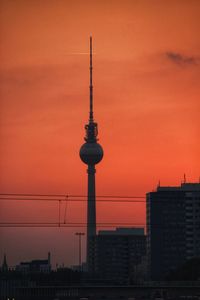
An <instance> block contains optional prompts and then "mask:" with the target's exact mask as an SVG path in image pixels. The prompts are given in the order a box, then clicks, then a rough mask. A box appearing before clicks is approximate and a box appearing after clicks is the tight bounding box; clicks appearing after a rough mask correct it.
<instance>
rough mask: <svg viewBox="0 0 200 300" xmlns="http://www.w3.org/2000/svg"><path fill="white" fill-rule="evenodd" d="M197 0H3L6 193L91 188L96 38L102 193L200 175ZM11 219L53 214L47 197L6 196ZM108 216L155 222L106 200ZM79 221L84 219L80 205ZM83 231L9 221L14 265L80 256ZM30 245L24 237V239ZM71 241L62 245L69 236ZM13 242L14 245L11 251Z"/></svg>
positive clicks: (0, 180)
mask: <svg viewBox="0 0 200 300" xmlns="http://www.w3.org/2000/svg"><path fill="white" fill-rule="evenodd" d="M199 20H200V2H199V0H173V1H165V0H157V1H156V0H155V1H154V0H148V1H146V0H130V1H128V0H113V1H112V0H105V1H104V0H95V1H87V0H84V1H77V0H71V1H70V0H48V1H47V0H44V1H40V0H29V1H26V0H24V1H23V0H18V1H11V0H9V1H7V0H1V2H0V58H1V66H0V77H1V86H0V94H1V100H0V101H1V112H0V122H1V123H0V125H1V126H0V139H1V146H0V168H1V173H0V191H1V193H2V192H7V193H12V192H15V193H52V194H54V193H59V194H62V193H68V194H86V188H87V182H86V180H87V178H86V166H85V165H84V164H83V163H82V162H81V161H80V159H79V154H78V153H79V148H80V146H81V144H82V143H83V137H84V124H85V123H86V122H87V120H88V106H89V105H88V104H89V103H88V102H89V89H88V85H89V69H88V68H89V57H88V55H86V54H85V53H87V52H88V50H89V36H90V34H92V36H93V44H94V53H95V54H94V108H95V120H96V121H97V122H98V124H99V138H100V143H101V145H102V146H103V148H104V152H105V155H104V159H103V161H102V162H101V163H100V164H99V165H98V166H97V194H98V195H102V194H106V195H145V193H146V192H148V191H151V190H152V189H154V188H155V187H156V185H157V183H158V181H159V180H160V181H161V185H178V184H180V182H181V180H182V178H183V174H184V173H186V175H187V179H188V181H197V180H198V178H199V176H200V163H199V153H200V142H199V135H200V118H199V111H200V79H199V78H200V38H199V28H200V21H199ZM0 208H1V210H0V217H1V219H2V220H6V221H10V220H11V219H12V220H17V221H18V220H21V221H27V220H30V219H31V220H35V221H37V220H41V219H43V220H45V221H48V220H50V221H51V220H53V221H54V220H55V219H56V218H57V213H55V209H56V211H57V207H56V204H55V207H53V206H51V205H49V204H40V205H38V204H34V203H32V204H24V203H19V202H18V203H13V204H9V205H8V204H6V203H5V202H2V201H1V203H0ZM97 208H98V211H97V220H98V221H102V222H103V221H106V222H109V221H111V222H112V221H113V222H116V221H117V220H120V221H124V222H126V221H129V222H140V223H144V222H145V209H144V205H141V204H140V205H139V204H127V203H126V204H112V205H111V204H109V203H105V204H98V207H97ZM69 218H70V221H77V220H82V221H84V220H85V205H83V204H80V203H79V204H71V205H70V208H69ZM76 231H77V229H76V228H74V229H70V230H69V229H59V228H56V229H16V228H13V229H4V228H2V229H0V240H1V244H2V247H1V249H0V250H1V252H0V255H1V256H0V257H2V253H3V252H6V253H7V254H8V262H9V264H15V263H17V262H19V261H21V260H25V259H32V258H35V257H44V256H46V255H47V252H48V250H51V251H52V254H53V256H54V262H56V261H57V262H58V263H62V262H64V263H66V264H75V263H76V262H77V251H76V246H77V240H76V238H75V237H74V232H76ZM22 241H26V243H25V242H22ZM63 241H64V242H63ZM13 249H15V250H13Z"/></svg>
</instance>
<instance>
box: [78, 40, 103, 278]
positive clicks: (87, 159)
mask: <svg viewBox="0 0 200 300" xmlns="http://www.w3.org/2000/svg"><path fill="white" fill-rule="evenodd" d="M85 130H86V136H85V143H84V144H83V145H82V146H81V149H80V158H81V160H82V161H83V162H84V163H85V164H87V165H88V169H87V173H88V209H87V267H88V271H89V272H94V243H95V236H96V194H95V172H96V170H95V165H96V164H97V163H99V162H100V161H101V160H102V158H103V149H102V147H101V145H100V144H98V143H97V135H98V126H97V123H95V122H94V118H93V84H92V37H90V112H89V123H88V124H87V125H85Z"/></svg>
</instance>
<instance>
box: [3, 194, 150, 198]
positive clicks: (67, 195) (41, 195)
mask: <svg viewBox="0 0 200 300" xmlns="http://www.w3.org/2000/svg"><path fill="white" fill-rule="evenodd" d="M0 196H3V197H5V198H7V197H8V198H10V197H12V196H17V197H37V198H38V197H48V198H49V197H50V198H51V197H59V198H85V199H87V196H86V195H70V194H16V193H10V194H9V193H0ZM96 198H97V199H98V198H107V199H145V196H123V195H120V196H114V195H96Z"/></svg>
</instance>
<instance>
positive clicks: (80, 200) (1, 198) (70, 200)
mask: <svg viewBox="0 0 200 300" xmlns="http://www.w3.org/2000/svg"><path fill="white" fill-rule="evenodd" d="M0 200H2V201H50V202H51V201H52V202H55V201H57V202H58V201H62V202H67V201H69V202H88V200H87V199H69V198H68V199H60V198H49V199H48V198H6V197H0ZM96 202H130V203H131V202H138V203H145V202H146V201H145V200H134V199H133V200H129V199H128V200H127V199H123V200H117V199H107V200H106V199H102V200H99V199H96Z"/></svg>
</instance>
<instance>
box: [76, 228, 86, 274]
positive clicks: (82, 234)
mask: <svg viewBox="0 0 200 300" xmlns="http://www.w3.org/2000/svg"><path fill="white" fill-rule="evenodd" d="M75 235H77V236H78V241H79V270H80V271H81V264H82V261H81V239H82V236H84V235H85V233H84V232H76V233H75Z"/></svg>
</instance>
